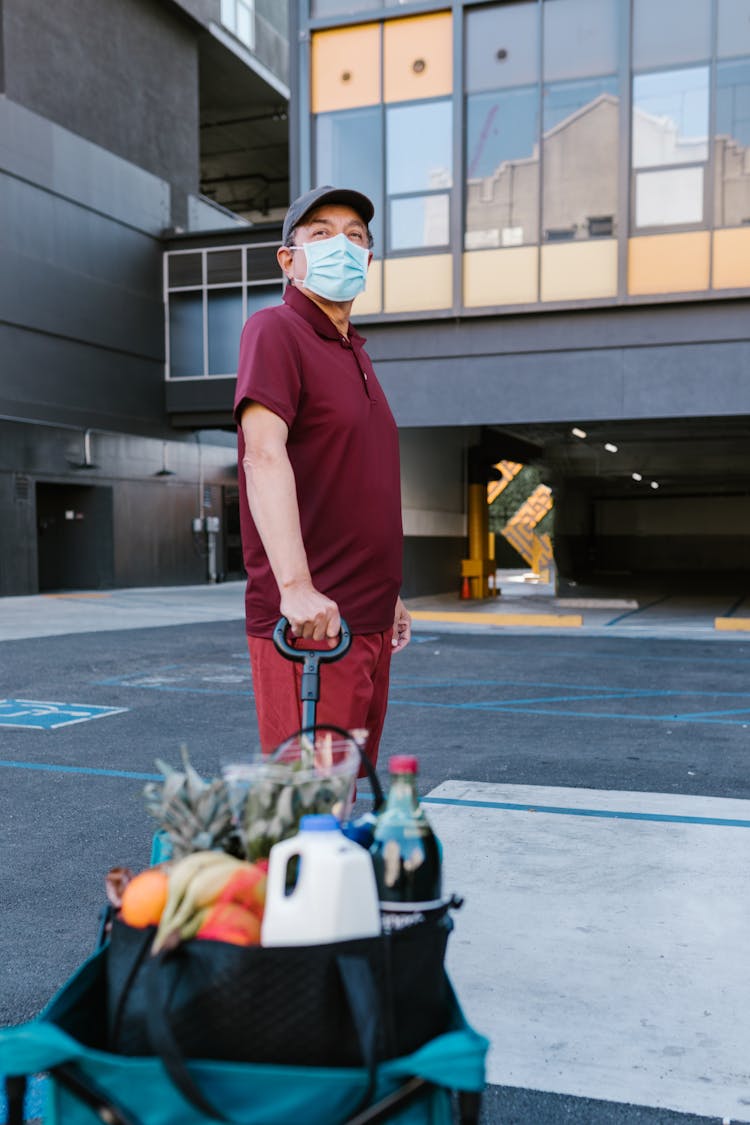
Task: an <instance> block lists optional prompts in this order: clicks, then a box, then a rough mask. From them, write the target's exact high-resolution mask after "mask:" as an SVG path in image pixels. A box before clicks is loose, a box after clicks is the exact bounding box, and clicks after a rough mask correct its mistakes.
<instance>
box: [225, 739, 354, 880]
mask: <svg viewBox="0 0 750 1125" xmlns="http://www.w3.org/2000/svg"><path fill="white" fill-rule="evenodd" d="M359 763H360V752H359V749H358V747H357V743H356V742H355V740H354V738H344V736H343V735H341V734H340V733H338V732H337V731H331V730H328V729H326V728H325V727H318V728H316V731H315V739H314V741H313V739H312V736H311V735H306V734H303V735H294V736H293V737H292V738H289V739H287V741H286V742H283V743H282V744H281V746H279V747H278V749H277V750H275V751H274V753H273V754H269V755H260V754H259V755H257V756H256V757H255V758H253V759H252V760H251V761H250V762H247V763H233V764H231V765H227V766H224V767H223V769H222V773H223V776H224V779H225V781H226V782H227V785H228V787H229V792H230V799H231V800H232V804H233V808H234V811H235V816H236V818H237V824H238V828H239V832H240V836H241V839H242V844H243V847H244V849H245V852H246V855H247V858H248V859H250V860H252V861H255V860H258V859H263V858H265V857H267V856H268V855H269V854H270V851H271V848H272V847H273V845H274V844H276V843H278V841H279V840H286V839H288V838H289V837H291V836H294V835H296V833H297V831H298V829H299V823H300V820H301V819H302V817H303V816H309V815H315V814H318V813H332V814H333V815H334V816H335V817H337V819H338V820H339V821H342V820H346V819H348V817H349V816H350V814H351V810H352V806H353V804H354V789H355V781H356V777H357V771H358V769H359Z"/></svg>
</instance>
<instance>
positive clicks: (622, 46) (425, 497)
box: [291, 0, 750, 591]
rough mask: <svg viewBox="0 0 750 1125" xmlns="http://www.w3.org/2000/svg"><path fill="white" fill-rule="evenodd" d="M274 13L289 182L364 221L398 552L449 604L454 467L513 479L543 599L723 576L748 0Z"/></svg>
mask: <svg viewBox="0 0 750 1125" xmlns="http://www.w3.org/2000/svg"><path fill="white" fill-rule="evenodd" d="M294 15H295V18H296V29H295V33H294V34H293V36H292V43H293V46H294V56H293V62H292V82H293V87H294V96H293V99H292V103H291V104H292V110H293V112H294V114H295V116H294V117H293V121H292V169H293V171H294V176H295V181H294V183H293V191H297V190H305V189H306V188H308V187H310V186H314V185H316V184H320V183H346V184H350V185H352V186H354V187H358V188H360V189H361V190H363V191H365V192H366V193H367V194H369V195H370V196H371V198H372V199H373V200H374V202H375V204H376V212H377V217H376V220H375V224H374V231H373V233H374V235H375V261H374V262H373V265H372V267H371V270H370V277H369V281H368V288H367V292H366V294H365V295H364V296H363V297H362V298H359V299H358V301H357V304H356V305H355V312H356V313H357V314H358V316H359V319H360V321H361V322H362V329H363V331H364V333H365V335H366V336H367V337H368V347H369V349H370V352H371V354H372V356H373V359H374V361H375V363H376V366H377V370H378V374H379V377H380V379H381V380H382V382H383V384H384V386H385V388H386V391H387V393H388V396H389V399H390V401H391V403H392V405H393V407H394V411H395V414H396V418H397V421H398V423H399V426H400V427H401V433H402V439H403V445H404V452H405V462H406V465H407V466H408V467H409V470H410V471H409V472H408V473H406V474H405V477H404V492H405V496H404V499H405V518H406V531H407V535H408V536H409V539H410V541H411V547H410V550H411V551H412V552H413V556H412V557H413V558H414V559H416V558H417V557H418V555H419V549H418V548H417V549H416V550H415V544H416V543H417V542H418V541H421V543H422V547H423V551H424V554H425V556H426V557H429V558H430V559H431V560H432V561H431V565H432V566H433V567H434V568H436V569H438V570H439V569H440V567H441V563H440V561H439V560H440V559H442V560H443V563H444V567H443V571H442V573H443V576H444V578H445V579H446V580H447V578H448V576H449V574H450V573H451V572H452V574H453V575H454V577H453V581H452V585H453V587H454V588H455V587H456V585H457V579H456V577H455V576H456V575H457V574H458V570H457V559H459V558H460V555H461V552H462V551H464V550H465V544H464V541H463V539H462V536H463V535H464V534H465V523H464V524H462V520H464V518H465V511H466V502H465V499H464V497H465V489H464V488H463V487H461V482H462V481H463V482H465V481H466V473H467V468H466V464H467V451H468V450H471V449H473V450H474V451H475V452H476V451H477V450H478V451H479V453H480V454H481V456H480V458H479V460H480V462H482V463H484V464H490V463H492V461H493V460H498V459H507V460H508V461H515V462H520V461H523V462H530V463H534V464H536V465H538V466H539V468H540V470H541V472H542V475H543V478H544V480H545V481H546V483H547V484H548V485H549V486H550V487H551V489H552V494H553V496H554V505H555V516H554V520H555V522H554V551H555V558H556V562H557V566H558V572H559V575H560V584H561V590H562V591H564V590H565V589H566V587H568V586H570V587H572V586H573V584H574V583H579V584H580V583H583V582H606V581H609V580H612V579H616V580H617V582H618V583H620V584H622V582H623V581H628V580H630V579H633V580H636V579H639V578H641V577H645V576H649V575H653V574H662V575H663V574H665V573H669V574H671V575H673V576H674V575H677V574H685V575H686V574H687V573H688V572H697V574H698V577H699V579H701V580H707V576H708V575H709V573H710V574H711V575H712V578H713V579H715V580H719V581H722V580H727V581H729V580H730V575H731V576H732V579H731V580H732V581H735V580H736V581H738V582H740V581H741V575H742V573H743V572H746V571H747V569H748V567H749V566H750V538H749V537H748V526H749V524H748V516H750V461H749V459H748V440H747V439H748V436H750V424H749V416H750V343H749V342H748V337H750V327H749V326H750V315H749V314H750V304H749V303H748V296H750V2H748V0H660V2H659V3H658V4H655V3H653V2H652V0H503V2H499V3H498V2H476V0H454V2H453V3H451V4H446V3H442V4H441V3H428V2H417V0H415V2H399V3H395V2H394V0H381V2H377V0H297V2H296V3H295V5H294ZM469 461H470V462H471V458H469ZM474 463H475V464H476V458H475V461H474ZM469 474H470V475H471V470H469ZM449 482H452V483H453V484H454V485H456V484H457V485H458V487H455V488H452V487H451V485H450V484H449ZM408 557H409V555H407V558H408ZM446 588H449V587H447V586H446Z"/></svg>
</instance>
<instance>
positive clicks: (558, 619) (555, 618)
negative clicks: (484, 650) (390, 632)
mask: <svg viewBox="0 0 750 1125" xmlns="http://www.w3.org/2000/svg"><path fill="white" fill-rule="evenodd" d="M409 612H410V613H411V616H412V617H413V618H414V620H415V621H446V622H448V621H454V622H456V624H458V625H529V626H533V627H535V628H542V629H544V628H556V627H561V628H563V629H569V628H577V627H578V626H580V625H583V617H582V616H581V614H580V613H567V614H555V613H471V612H468V613H460V612H459V613H443V612H439V611H438V612H434V613H433V612H432V611H430V610H418V609H417V610H410V611H409Z"/></svg>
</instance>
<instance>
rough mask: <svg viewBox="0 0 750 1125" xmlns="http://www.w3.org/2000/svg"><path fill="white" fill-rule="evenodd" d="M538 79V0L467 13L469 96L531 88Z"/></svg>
mask: <svg viewBox="0 0 750 1125" xmlns="http://www.w3.org/2000/svg"><path fill="white" fill-rule="evenodd" d="M538 77H539V5H538V4H537V3H536V0H531V2H529V0H523V2H522V3H516V4H503V5H502V6H500V5H496V6H494V7H487V8H475V9H472V10H471V11H469V12H467V14H466V90H467V93H469V94H475V93H479V91H480V90H501V89H507V88H508V87H514V86H528V85H529V84H530V83H532V82H536V81H537V79H538Z"/></svg>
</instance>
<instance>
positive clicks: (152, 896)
mask: <svg viewBox="0 0 750 1125" xmlns="http://www.w3.org/2000/svg"><path fill="white" fill-rule="evenodd" d="M168 888H169V877H168V876H167V873H166V871H164V870H163V869H162V868H160V867H150V868H149V869H148V871H141V873H140V875H136V876H135V878H134V879H131V880H130V882H129V883H128V885H127V887H126V888H125V890H124V891H123V895H122V906H121V907H120V917H121V918H122V920H123V922H127V924H128V925H129V926H135V927H136V928H137V929H143V928H144V927H145V926H158V924H159V920H160V918H161V915H162V911H163V910H164V905H165V903H166V901H167V890H168Z"/></svg>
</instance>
